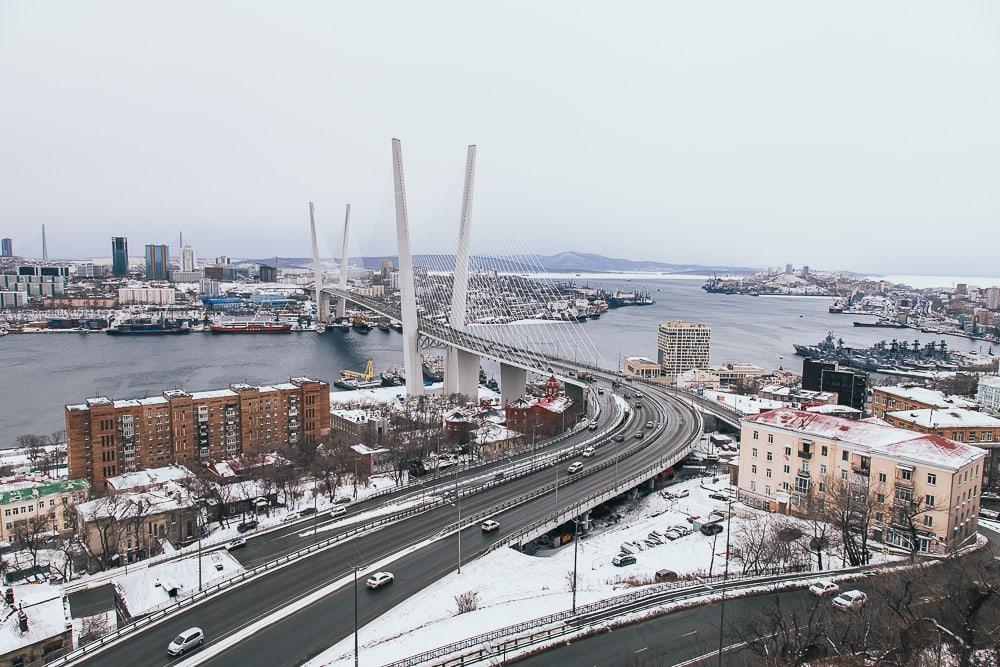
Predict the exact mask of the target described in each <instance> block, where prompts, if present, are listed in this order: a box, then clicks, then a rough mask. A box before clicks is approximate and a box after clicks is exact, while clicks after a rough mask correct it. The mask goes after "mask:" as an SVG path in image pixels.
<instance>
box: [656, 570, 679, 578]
mask: <svg viewBox="0 0 1000 667" xmlns="http://www.w3.org/2000/svg"><path fill="white" fill-rule="evenodd" d="M656 580H657V581H677V573H676V572H674V571H673V570H657V571H656Z"/></svg>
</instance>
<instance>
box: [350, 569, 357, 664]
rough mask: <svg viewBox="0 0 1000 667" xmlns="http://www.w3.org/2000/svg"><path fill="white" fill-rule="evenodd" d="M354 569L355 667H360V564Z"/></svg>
mask: <svg viewBox="0 0 1000 667" xmlns="http://www.w3.org/2000/svg"><path fill="white" fill-rule="evenodd" d="M351 567H352V569H353V570H354V667H358V566H357V565H352V566H351Z"/></svg>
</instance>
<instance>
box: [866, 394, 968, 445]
mask: <svg viewBox="0 0 1000 667" xmlns="http://www.w3.org/2000/svg"><path fill="white" fill-rule="evenodd" d="M931 408H938V409H939V410H950V409H954V408H961V409H963V410H978V409H979V405H978V404H977V403H976V402H975V401H971V400H969V399H967V398H963V397H961V396H946V395H945V394H944V392H941V391H937V390H936V389H928V388H926V387H916V386H912V385H894V386H887V387H872V392H871V401H870V402H869V405H868V412H869V413H870V414H871V415H872V416H873V417H878V418H880V419H885V415H886V413H888V412H898V411H900V410H929V409H931ZM953 439H954V438H953Z"/></svg>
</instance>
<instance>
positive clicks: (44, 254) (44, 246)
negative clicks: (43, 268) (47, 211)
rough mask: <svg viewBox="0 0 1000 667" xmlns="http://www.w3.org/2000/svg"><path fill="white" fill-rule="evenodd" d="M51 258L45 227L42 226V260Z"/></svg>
mask: <svg viewBox="0 0 1000 667" xmlns="http://www.w3.org/2000/svg"><path fill="white" fill-rule="evenodd" d="M48 258H49V246H48V245H47V244H46V243H45V225H42V259H48Z"/></svg>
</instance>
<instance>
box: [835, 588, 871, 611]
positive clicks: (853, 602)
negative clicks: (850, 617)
mask: <svg viewBox="0 0 1000 667" xmlns="http://www.w3.org/2000/svg"><path fill="white" fill-rule="evenodd" d="M866 602H868V596H867V595H865V594H864V593H862V592H861V591H857V590H855V591H845V592H843V593H841V594H840V595H838V596H837V597H835V598H833V606H834V607H837V608H838V609H860V608H861V607H864V606H865V603H866Z"/></svg>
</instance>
